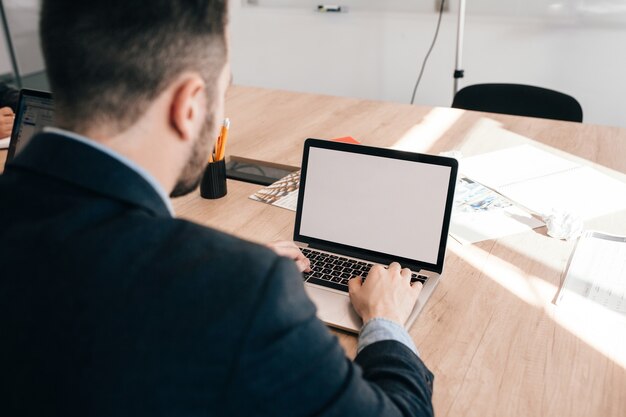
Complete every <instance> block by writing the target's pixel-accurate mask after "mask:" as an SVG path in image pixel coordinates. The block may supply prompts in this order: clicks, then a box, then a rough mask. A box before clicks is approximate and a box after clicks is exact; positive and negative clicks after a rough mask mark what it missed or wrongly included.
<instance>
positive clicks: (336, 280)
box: [332, 277, 341, 282]
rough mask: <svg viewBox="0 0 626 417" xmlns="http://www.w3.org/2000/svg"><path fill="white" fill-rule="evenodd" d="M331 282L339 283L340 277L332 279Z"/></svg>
mask: <svg viewBox="0 0 626 417" xmlns="http://www.w3.org/2000/svg"><path fill="white" fill-rule="evenodd" d="M332 281H333V282H341V278H340V277H333V279H332Z"/></svg>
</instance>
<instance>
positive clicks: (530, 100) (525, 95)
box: [452, 84, 583, 122]
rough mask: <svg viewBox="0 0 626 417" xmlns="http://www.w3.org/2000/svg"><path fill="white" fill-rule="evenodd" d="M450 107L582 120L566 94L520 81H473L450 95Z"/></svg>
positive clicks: (573, 120)
mask: <svg viewBox="0 0 626 417" xmlns="http://www.w3.org/2000/svg"><path fill="white" fill-rule="evenodd" d="M452 107H454V108H457V109H465V110H476V111H484V112H490V113H504V114H513V115H516V116H528V117H540V118H543V119H555V120H566V121H570V122H582V121H583V109H582V107H581V106H580V104H579V103H578V101H577V100H576V99H575V98H574V97H572V96H568V95H567V94H563V93H559V92H558V91H554V90H548V89H547V88H540V87H533V86H531V85H522V84H475V85H470V86H468V87H465V88H463V89H461V90H460V91H459V92H458V93H456V95H455V96H454V101H453V102H452Z"/></svg>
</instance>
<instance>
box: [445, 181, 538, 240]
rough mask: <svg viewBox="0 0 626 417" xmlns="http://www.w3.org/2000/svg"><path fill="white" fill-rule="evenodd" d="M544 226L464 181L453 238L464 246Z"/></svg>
mask: <svg viewBox="0 0 626 417" xmlns="http://www.w3.org/2000/svg"><path fill="white" fill-rule="evenodd" d="M541 226H544V223H543V222H542V221H541V220H539V219H537V218H535V217H533V216H531V215H530V213H528V211H526V210H523V209H522V208H520V207H517V206H515V205H514V204H513V203H511V201H509V200H507V199H506V198H504V197H503V196H501V195H500V194H498V193H496V192H495V191H492V190H490V189H488V188H485V187H484V186H482V185H481V184H479V183H477V182H475V181H472V180H470V179H469V178H460V179H459V181H458V183H457V186H456V192H455V196H454V207H453V209H452V220H451V222H450V236H452V237H453V238H454V239H455V240H457V241H459V242H460V243H462V244H468V243H476V242H481V241H483V240H489V239H496V238H499V237H502V236H508V235H513V234H517V233H523V232H526V231H529V230H532V229H535V228H537V227H541Z"/></svg>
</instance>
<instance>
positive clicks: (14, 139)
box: [7, 89, 54, 162]
mask: <svg viewBox="0 0 626 417" xmlns="http://www.w3.org/2000/svg"><path fill="white" fill-rule="evenodd" d="M52 125H54V101H53V100H52V95H51V94H50V93H48V92H45V91H36V90H26V89H24V90H22V91H20V98H19V101H18V104H17V111H16V112H15V121H14V123H13V131H12V132H11V140H10V142H9V152H8V153H7V162H9V161H11V160H12V159H13V158H14V157H15V155H17V154H19V153H20V152H21V151H22V149H24V147H25V146H26V145H27V144H28V142H30V140H31V139H32V137H33V136H35V135H36V134H37V133H39V132H41V131H42V130H43V128H44V127H46V126H52Z"/></svg>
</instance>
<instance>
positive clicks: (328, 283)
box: [307, 278, 348, 292]
mask: <svg viewBox="0 0 626 417" xmlns="http://www.w3.org/2000/svg"><path fill="white" fill-rule="evenodd" d="M307 282H308V283H309V284H315V285H320V286H322V287H327V288H333V289H335V290H339V291H343V292H348V286H347V285H343V284H340V283H337V282H332V281H324V280H321V279H318V278H309V279H308V280H307Z"/></svg>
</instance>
